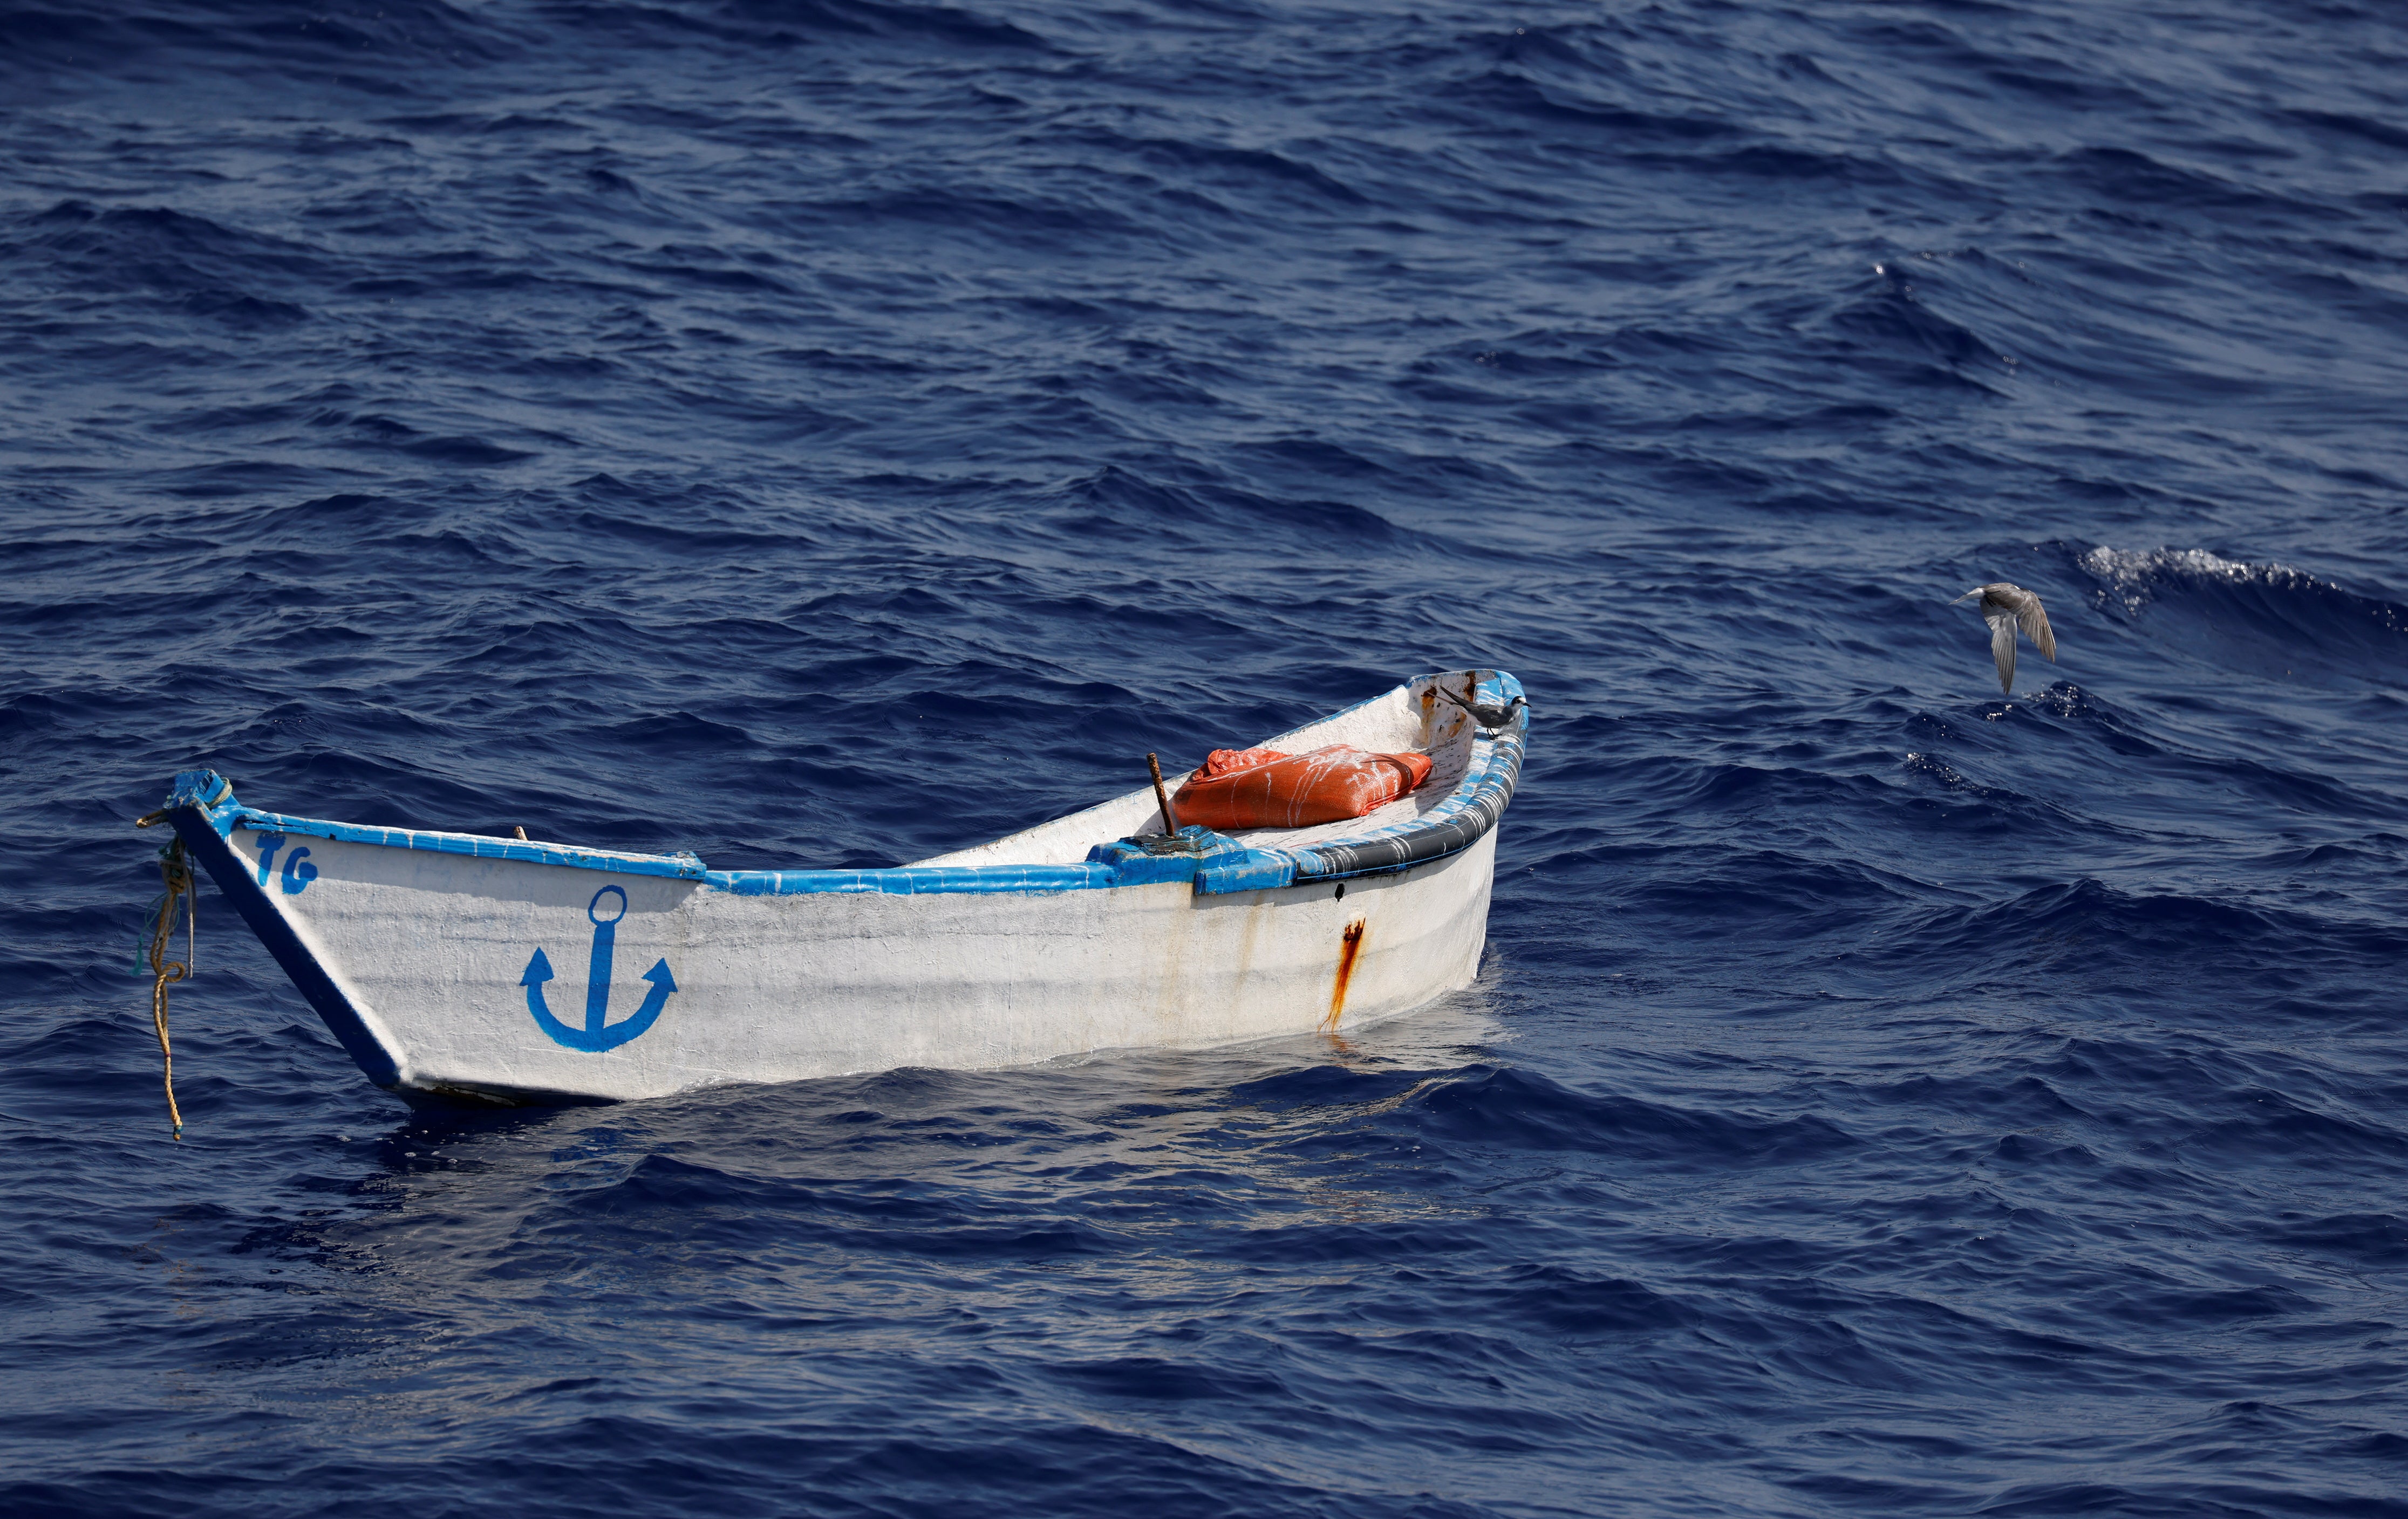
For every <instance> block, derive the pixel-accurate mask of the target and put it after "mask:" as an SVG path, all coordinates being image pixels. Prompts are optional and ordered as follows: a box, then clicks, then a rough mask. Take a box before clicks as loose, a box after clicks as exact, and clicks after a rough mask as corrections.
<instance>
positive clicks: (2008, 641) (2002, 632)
mask: <svg viewBox="0 0 2408 1519" xmlns="http://www.w3.org/2000/svg"><path fill="white" fill-rule="evenodd" d="M1982 621H1983V622H1985V623H1989V624H1990V657H1991V658H1992V659H1995V660H1997V661H1998V662H1999V689H2000V691H2003V692H2006V693H2007V694H2008V695H2014V689H2015V614H2014V612H2011V611H2009V610H2007V609H2005V608H2003V607H2001V608H2000V609H1998V610H1997V611H1990V610H1988V609H1985V610H1984V611H1983V613H1982Z"/></svg>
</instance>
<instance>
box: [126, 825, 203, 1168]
mask: <svg viewBox="0 0 2408 1519" xmlns="http://www.w3.org/2000/svg"><path fill="white" fill-rule="evenodd" d="M166 819H167V814H166V813H165V811H158V812H152V813H150V814H149V815H147V816H144V817H139V818H136V819H135V820H134V825H135V826H136V827H137V828H148V827H150V826H151V825H152V824H158V823H164V822H165V821H166ZM159 880H160V882H161V884H163V885H165V887H166V888H167V889H166V890H165V891H164V892H162V893H160V894H159V899H158V900H157V901H155V902H153V903H152V904H151V905H150V924H149V928H148V933H147V937H148V938H149V939H150V944H149V947H148V950H149V953H148V955H147V958H148V960H149V962H150V964H149V967H148V974H149V975H150V1026H151V1027H153V1028H155V1029H157V1030H158V1032H159V1064H160V1080H161V1082H162V1083H163V1084H164V1085H165V1087H166V1089H167V1120H168V1122H169V1123H171V1124H173V1125H175V1136H176V1138H177V1139H182V1138H183V1137H184V1115H183V1114H182V1113H181V1112H179V1111H177V1109H176V1055H175V1052H174V1051H173V1050H171V1049H170V1048H168V1045H167V988H168V987H170V986H172V985H174V984H175V983H176V982H179V981H182V980H183V979H184V978H185V977H187V976H189V975H191V974H192V973H193V962H194V961H195V960H196V959H198V958H199V955H198V953H196V952H197V950H198V948H199V939H200V935H199V926H198V924H196V923H195V922H194V913H193V862H192V860H191V858H190V857H188V856H187V855H186V854H185V853H184V841H183V840H182V839H180V838H179V839H177V840H175V841H174V842H173V843H170V844H168V845H167V846H166V847H165V848H164V849H162V850H161V851H160V852H159ZM179 904H180V905H181V906H182V908H183V910H184V957H183V958H182V959H181V960H170V959H168V958H167V945H168V942H169V941H170V940H172V939H174V938H175V937H176V909H177V907H178V906H179Z"/></svg>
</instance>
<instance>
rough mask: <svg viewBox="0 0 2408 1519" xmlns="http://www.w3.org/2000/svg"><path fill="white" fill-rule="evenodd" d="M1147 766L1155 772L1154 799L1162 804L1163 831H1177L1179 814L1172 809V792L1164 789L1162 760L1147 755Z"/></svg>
mask: <svg viewBox="0 0 2408 1519" xmlns="http://www.w3.org/2000/svg"><path fill="white" fill-rule="evenodd" d="M1145 767H1146V768H1147V769H1149V770H1152V771H1153V772H1154V800H1155V801H1157V802H1159V803H1161V804H1162V831H1163V832H1164V833H1167V834H1169V833H1177V832H1178V831H1179V814H1178V813H1176V812H1174V811H1172V810H1170V793H1169V792H1168V791H1166V790H1164V789H1163V785H1162V762H1161V761H1160V760H1158V759H1156V758H1154V756H1153V755H1152V754H1148V755H1146V757H1145Z"/></svg>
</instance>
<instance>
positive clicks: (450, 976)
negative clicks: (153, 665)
mask: <svg viewBox="0 0 2408 1519" xmlns="http://www.w3.org/2000/svg"><path fill="white" fill-rule="evenodd" d="M1475 714H1476V715H1475ZM1528 724H1529V718H1528V709H1527V705H1526V704H1525V703H1524V701H1523V699H1522V688H1521V685H1520V683H1519V682H1518V681H1515V680H1514V679H1513V678H1512V676H1510V675H1506V674H1503V673H1501V672H1498V671H1495V670H1458V671H1454V672H1451V673H1448V674H1443V675H1427V676H1422V677H1420V678H1418V679H1415V680H1412V681H1407V682H1406V683H1404V684H1403V685H1400V686H1398V687H1397V688H1395V689H1394V690H1392V691H1389V692H1387V693H1385V694H1384V695H1380V696H1377V697H1374V698H1372V699H1371V700H1369V701H1367V702H1363V703H1361V704H1360V705H1358V706H1355V707H1350V708H1348V709H1345V710H1343V711H1340V712H1338V713H1335V714H1334V715H1332V716H1329V717H1326V718H1324V719H1322V720H1321V721H1320V722H1317V723H1313V724H1307V725H1306V726H1304V727H1301V728H1297V729H1296V730H1295V731H1293V732H1291V733H1286V734H1282V735H1280V736H1279V737H1278V738H1270V739H1267V740H1265V741H1264V742H1265V744H1266V746H1267V747H1270V748H1274V749H1281V750H1287V751H1291V752H1296V751H1304V750H1310V749H1313V748H1317V747H1319V746H1321V745H1324V744H1332V743H1344V744H1353V745H1355V746H1358V747H1360V748H1364V749H1369V750H1374V751H1397V750H1404V749H1425V750H1427V751H1428V752H1430V754H1431V755H1432V757H1433V759H1434V760H1435V764H1434V765H1433V767H1432V768H1431V773H1430V776H1429V779H1428V780H1427V781H1425V782H1424V783H1423V784H1422V786H1421V787H1420V788H1419V789H1418V790H1416V791H1414V792H1412V794H1410V795H1406V796H1403V797H1400V798H1398V800H1396V801H1393V802H1391V803H1389V804H1388V805H1386V806H1385V807H1383V808H1381V809H1380V810H1377V811H1375V812H1373V813H1371V814H1369V816H1366V817H1362V818H1356V819H1354V820H1352V821H1349V822H1345V823H1337V824H1323V825H1321V826H1319V827H1311V828H1299V829H1286V830H1264V831H1260V832H1250V833H1244V834H1239V835H1234V836H1229V835H1222V834H1214V833H1211V832H1209V831H1207V830H1203V829H1199V828H1193V827H1191V828H1188V829H1186V830H1184V831H1183V835H1181V836H1177V837H1178V838H1179V839H1180V841H1179V842H1177V843H1173V842H1172V841H1171V840H1170V838H1166V837H1163V836H1161V835H1159V834H1158V833H1156V834H1154V835H1152V836H1150V837H1149V838H1138V837H1137V836H1140V830H1158V829H1159V828H1160V811H1159V810H1158V808H1157V807H1156V805H1155V802H1154V792H1153V790H1152V788H1151V787H1145V788H1140V789H1139V790H1136V791H1132V792H1130V793H1128V794H1127V795H1124V796H1119V797H1115V798H1114V799H1112V800H1111V801H1108V802H1105V803H1103V804H1101V805H1100V806H1097V807H1091V808H1089V809H1087V810H1085V811H1082V812H1077V813H1073V814H1071V815H1070V816H1068V817H1065V818H1061V819H1058V820H1056V821H1054V822H1052V823H1048V824H1043V825H1042V826H1039V827H1035V828H1030V829H1027V830H1025V832H1022V833H1016V834H1013V835H1011V837H1010V838H998V839H996V841H995V842H993V843H990V844H981V845H979V846H977V847H976V848H974V849H966V850H962V851H959V852H957V853H952V854H942V855H939V856H937V857H935V858H933V859H927V860H922V861H920V862H919V863H918V864H916V865H909V866H901V867H896V868H893V869H884V870H713V869H710V868H709V867H706V866H705V865H704V864H703V863H702V862H701V861H700V860H698V859H696V858H695V856H693V855H692V854H628V853H613V852H610V851H605V850H587V849H578V848H574V847H571V846H568V845H563V844H551V843H536V842H529V841H525V840H520V839H508V838H487V837H484V836H482V835H478V834H462V833H433V832H421V831H415V830H407V829H395V828H374V827H362V826H358V825H355V824H345V823H328V822H323V821H321V820H318V819H315V818H301V817H290V816H286V815H284V814H281V813H276V812H264V811H261V810H258V809H257V808H253V807H249V806H246V805H244V804H243V803H242V802H240V801H238V800H236V797H235V795H234V788H233V787H232V786H231V785H230V784H229V783H228V782H226V781H224V780H223V779H222V778H221V777H220V776H218V775H217V774H216V773H215V772H213V771H208V770H193V771H187V772H185V773H184V774H182V775H179V776H178V777H177V778H176V783H175V791H174V794H173V795H170V796H169V798H168V800H167V804H166V806H167V816H168V820H169V821H170V822H172V823H173V824H174V825H175V828H176V832H177V834H178V836H179V838H182V840H183V841H184V844H185V846H186V848H187V849H188V850H189V851H190V852H191V853H192V854H193V856H194V857H195V858H197V859H198V860H199V861H200V862H201V864H202V865H203V866H205V867H207V868H208V872H209V874H210V876H211V877H212V878H213V879H214V880H215V881H217V883H218V887H219V889H220V890H221V891H222V892H223V893H224V894H225V895H226V896H227V897H228V898H230V899H231V900H232V901H233V903H234V905H235V906H236V909H237V910H240V912H241V913H242V916H243V919H244V921H245V922H247V923H249V924H250V925H251V928H252V930H253V931H254V932H256V933H257V934H258V935H259V938H260V939H261V941H262V942H263V943H265V945H266V947H267V949H268V952H269V953H271V954H273V955H274V956H275V957H276V959H277V960H278V962H279V964H281V965H282V966H283V967H284V968H285V970H286V971H287V972H288V973H289V974H290V975H291V976H292V978H293V982H294V985H295V986H297V987H299V988H300V990H301V994H302V996H305V997H307V998H308V1001H309V1004H310V1006H312V1007H314V1008H315V1009H317V1010H318V1012H319V1014H320V1015H321V1016H322V1017H323V1018H324V1019H325V1021H326V1025H327V1026H328V1027H329V1028H331V1029H333V1030H334V1032H335V1036H336V1038H337V1039H340V1040H341V1041H342V1043H343V1047H344V1048H345V1049H347V1050H349V1051H350V1052H351V1056H352V1058H354V1059H356V1060H357V1061H358V1062H359V1064H360V1068H361V1069H362V1070H364V1071H366V1073H367V1074H368V1077H369V1079H370V1080H372V1081H374V1082H377V1084H379V1085H380V1086H383V1087H386V1088H388V1089H390V1090H392V1091H394V1092H396V1093H398V1094H400V1095H402V1096H408V1097H411V1098H413V1099H419V1098H425V1099H437V1100H440V1099H459V1098H466V1099H473V1100H483V1101H498V1102H556V1101H562V1100H581V1099H582V1100H594V1099H602V1100H608V1099H616V1098H633V1097H650V1096H663V1095H666V1094H667V1093H671V1092H680V1091H684V1090H687V1089H689V1088H693V1087H699V1086H709V1085H715V1084H719V1083H724V1082H785V1081H795V1080H798V1079H802V1078H807V1077H814V1076H831V1075H839V1074H844V1073H849V1072H862V1071H878V1070H888V1069H893V1068H898V1067H904V1066H935V1067H946V1068H956V1069H985V1068H996V1067H1003V1066H1015V1065H1025V1064H1028V1063H1032V1062H1036V1061H1041V1060H1047V1059H1051V1058H1054V1057H1055V1056H1059V1055H1066V1054H1073V1053H1079V1052H1082V1051H1088V1050H1099V1049H1109V1048H1114V1047H1125V1046H1134V1045H1197V1044H1207V1043H1215V1042H1222V1041H1228V1040H1237V1039H1256V1038H1262V1037H1266V1036H1272V1035H1284V1034H1297V1033H1308V1032H1311V1031H1312V1030H1314V1029H1325V1030H1328V1031H1331V1032H1336V1031H1337V1030H1338V1029H1339V1028H1340V1026H1341V1025H1358V1024H1361V1023H1363V1022H1366V1021H1368V1020H1370V1019H1375V1018H1382V1017H1386V1016H1389V1015H1392V1014H1395V1013H1398V1012H1402V1011H1404V1010H1408V1009H1411V1008H1413V1007H1416V1006H1419V1005H1420V1004H1422V1003H1425V1002H1427V1001H1429V1000H1431V999H1432V998H1434V997H1437V996H1441V995H1443V994H1444V993H1446V992H1449V991H1452V990H1455V988H1458V987H1461V986H1463V985H1465V984H1467V983H1468V982H1470V981H1471V979H1472V977H1473V975H1474V973H1475V971H1476V970H1477V968H1478V966H1479V960H1480V952H1481V947H1482V944H1483V943H1484V940H1485V939H1486V936H1487V924H1488V895H1489V887H1490V884H1491V881H1492V879H1493V877H1494V874H1495V862H1496V849H1497V835H1496V826H1497V822H1498V817H1499V816H1500V815H1501V814H1502V813H1503V811H1504V810H1505V806H1506V803H1507V802H1508V801H1510V800H1511V799H1512V795H1513V787H1514V783H1515V781H1516V780H1517V779H1518V778H1519V776H1520V774H1521V767H1522V752H1523V742H1524V736H1525V734H1526V733H1527V729H1528ZM1175 783H1176V782H1174V784H1175Z"/></svg>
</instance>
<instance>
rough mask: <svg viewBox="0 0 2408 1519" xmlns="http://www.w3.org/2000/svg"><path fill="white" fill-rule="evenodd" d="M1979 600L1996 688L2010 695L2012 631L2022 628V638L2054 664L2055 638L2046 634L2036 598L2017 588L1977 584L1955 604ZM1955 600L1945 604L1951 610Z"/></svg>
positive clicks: (2012, 685)
mask: <svg viewBox="0 0 2408 1519" xmlns="http://www.w3.org/2000/svg"><path fill="white" fill-rule="evenodd" d="M1975 596H1980V597H1981V598H1982V621H1983V622H1985V623H1989V624H1990V655H1991V657H1992V658H1994V659H1996V660H1997V661H1998V662H1999V689H2000V691H2003V692H2006V693H2008V694H2009V695H2013V694H2014V689H2015V629H2017V628H2019V627H2020V628H2022V629H2023V630H2024V637H2025V638H2029V639H2030V640H2031V641H2032V645H2033V647H2035V648H2037V649H2038V650H2039V651H2040V652H2042V654H2044V655H2046V656H2047V657H2048V660H2049V663H2051V664H2055V663H2056V662H2057V635H2056V634H2055V633H2052V632H2050V631H2049V626H2048V613H2047V612H2046V611H2045V610H2044V609H2042V607H2041V604H2040V597H2038V596H2036V595H2032V594H2031V593H2030V592H2029V591H2027V590H2025V589H2024V588H2023V587H2022V586H2020V585H2009V584H2008V583H2007V582H2006V581H2004V580H2000V581H1999V582H1998V583H1996V584H1995V585H1977V586H1975V587H1973V589H1971V591H1968V592H1966V593H1965V594H1964V595H1961V596H1958V597H1957V601H1971V600H1972V599H1973V598H1974V597H1975ZM1957 601H1952V602H1950V603H1949V604H1948V605H1950V606H1951V607H1954V606H1955V605H1957Z"/></svg>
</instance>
